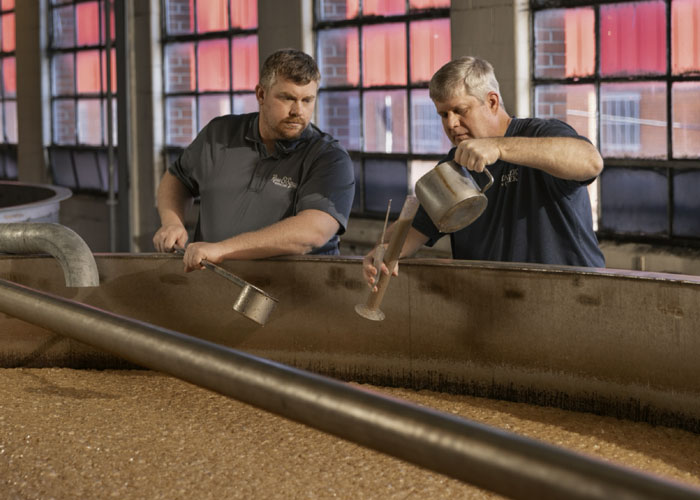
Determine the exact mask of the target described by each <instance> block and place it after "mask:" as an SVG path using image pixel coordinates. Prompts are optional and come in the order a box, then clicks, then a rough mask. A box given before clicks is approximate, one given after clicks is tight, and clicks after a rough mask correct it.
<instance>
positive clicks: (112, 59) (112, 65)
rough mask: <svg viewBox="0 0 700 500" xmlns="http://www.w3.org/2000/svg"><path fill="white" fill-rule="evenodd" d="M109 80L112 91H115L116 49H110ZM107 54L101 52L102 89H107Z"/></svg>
mask: <svg viewBox="0 0 700 500" xmlns="http://www.w3.org/2000/svg"><path fill="white" fill-rule="evenodd" d="M109 57H110V61H109V62H110V64H109V65H110V72H111V73H110V75H109V76H110V80H111V82H112V88H111V90H112V92H116V91H117V51H116V49H112V50H111V51H110V56H109ZM106 82H107V56H106V52H103V53H102V89H103V90H105V91H106V90H107V83H106Z"/></svg>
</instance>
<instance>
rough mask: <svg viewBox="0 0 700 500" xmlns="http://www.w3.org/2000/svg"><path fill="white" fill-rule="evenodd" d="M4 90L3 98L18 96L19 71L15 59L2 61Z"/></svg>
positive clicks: (8, 58) (10, 58)
mask: <svg viewBox="0 0 700 500" xmlns="http://www.w3.org/2000/svg"><path fill="white" fill-rule="evenodd" d="M2 90H3V97H15V96H16V95H17V69H16V65H15V58H14V57H6V58H4V59H3V60H2Z"/></svg>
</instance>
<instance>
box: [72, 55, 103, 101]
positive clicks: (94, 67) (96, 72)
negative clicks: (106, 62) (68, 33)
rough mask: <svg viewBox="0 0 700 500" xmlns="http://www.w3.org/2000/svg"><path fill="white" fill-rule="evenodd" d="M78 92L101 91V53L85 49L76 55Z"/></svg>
mask: <svg viewBox="0 0 700 500" xmlns="http://www.w3.org/2000/svg"><path fill="white" fill-rule="evenodd" d="M76 66H77V68H76V74H77V78H78V81H77V91H78V94H82V93H90V92H99V91H100V53H99V51H97V50H84V51H81V52H78V53H77V55H76Z"/></svg>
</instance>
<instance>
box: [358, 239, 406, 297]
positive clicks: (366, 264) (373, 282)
mask: <svg viewBox="0 0 700 500" xmlns="http://www.w3.org/2000/svg"><path fill="white" fill-rule="evenodd" d="M383 246H384V250H386V247H387V245H386V244H384V245H383ZM378 248H379V247H378V246H376V247H374V248H373V249H372V250H371V251H370V252H369V253H368V254H367V255H365V258H364V259H363V260H362V274H363V275H364V278H365V281H366V282H367V285H368V286H369V289H370V290H372V292H376V291H377V283H379V275H378V272H377V268H376V267H375V266H374V256H375V255H376V252H377V249H378ZM382 254H383V252H382ZM381 272H382V273H384V274H389V268H388V267H386V264H385V263H384V261H383V260H382V264H381ZM392 274H393V275H394V276H398V275H399V263H398V262H397V263H396V265H395V266H394V272H393V273H392Z"/></svg>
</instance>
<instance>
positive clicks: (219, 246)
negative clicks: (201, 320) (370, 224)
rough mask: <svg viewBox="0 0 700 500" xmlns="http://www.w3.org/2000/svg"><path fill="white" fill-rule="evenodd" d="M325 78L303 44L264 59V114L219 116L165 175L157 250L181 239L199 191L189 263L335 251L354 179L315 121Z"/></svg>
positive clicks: (260, 90) (260, 89) (260, 93)
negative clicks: (304, 50) (195, 225)
mask: <svg viewBox="0 0 700 500" xmlns="http://www.w3.org/2000/svg"><path fill="white" fill-rule="evenodd" d="M320 77H321V75H320V73H319V70H318V67H317V65H316V63H315V61H314V60H313V59H312V58H311V57H310V56H309V55H307V54H305V53H303V52H300V51H298V50H294V49H284V50H280V51H277V52H275V53H274V54H272V55H271V56H270V57H268V58H267V60H266V61H265V63H264V64H263V67H262V70H261V72H260V82H259V84H258V85H257V86H256V89H255V93H256V97H257V99H258V104H259V112H257V113H249V114H245V115H226V116H221V117H218V118H215V119H213V120H212V121H211V122H209V124H208V125H207V126H206V127H204V128H203V129H202V131H201V132H200V133H199V134H198V135H197V137H196V139H195V140H194V141H193V142H192V144H190V145H189V146H188V147H187V148H186V149H185V151H184V152H183V153H182V155H181V156H180V157H179V158H178V159H177V160H176V161H175V162H174V163H173V164H172V165H171V166H170V168H169V169H168V171H167V172H166V173H165V175H164V176H163V178H162V180H161V183H160V186H159V188H158V195H157V204H158V213H159V215H160V220H161V227H160V229H158V231H157V232H156V234H155V236H154V237H153V244H154V246H155V248H156V250H158V251H160V252H170V251H172V250H173V248H174V247H175V246H180V247H185V245H186V244H187V239H188V235H187V230H186V229H185V225H184V221H185V214H186V211H187V209H188V208H189V207H190V206H191V205H192V202H193V200H194V199H195V198H197V197H199V200H200V213H199V220H198V221H197V228H196V230H195V234H194V242H193V243H190V244H189V245H187V246H186V252H185V256H184V258H183V260H184V263H185V270H186V271H192V270H194V269H201V268H202V267H203V266H202V265H201V262H202V260H205V259H206V260H208V261H209V262H214V263H219V262H221V261H223V260H225V259H258V258H264V257H273V256H276V255H295V254H297V255H298V254H306V253H314V254H337V253H338V235H339V234H342V233H343V232H344V231H345V228H346V226H347V222H348V217H349V215H350V208H351V207H352V200H353V196H354V193H355V189H354V185H355V177H354V171H353V166H352V161H351V160H350V157H349V155H348V153H347V152H346V151H345V150H344V149H343V148H342V146H340V144H339V143H338V142H337V141H336V140H334V139H333V138H332V137H331V136H330V135H328V134H326V133H324V132H322V131H321V130H319V129H318V128H317V127H316V126H315V125H313V124H312V123H310V120H311V117H312V115H313V112H314V105H315V103H316V94H317V91H318V85H319V81H320Z"/></svg>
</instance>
